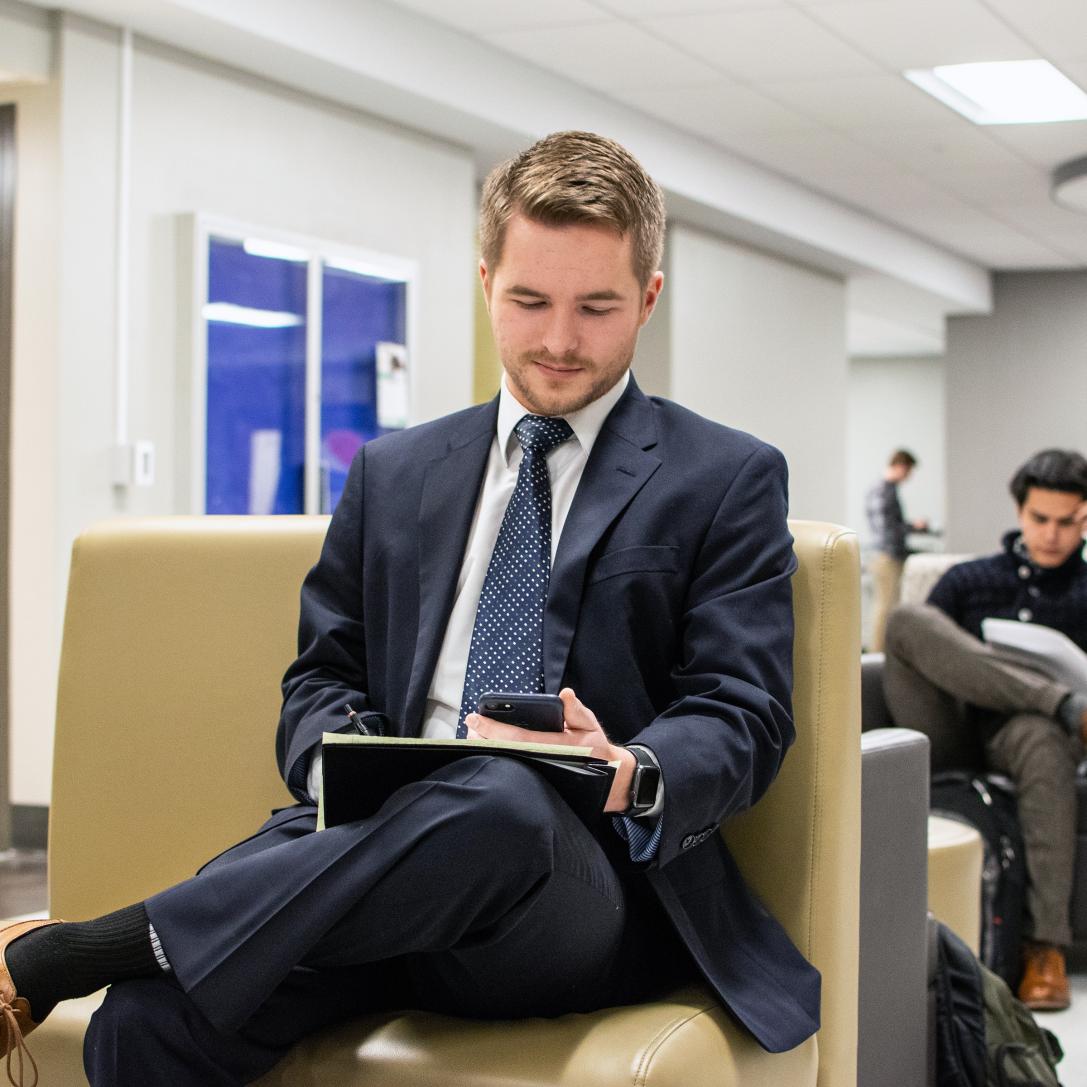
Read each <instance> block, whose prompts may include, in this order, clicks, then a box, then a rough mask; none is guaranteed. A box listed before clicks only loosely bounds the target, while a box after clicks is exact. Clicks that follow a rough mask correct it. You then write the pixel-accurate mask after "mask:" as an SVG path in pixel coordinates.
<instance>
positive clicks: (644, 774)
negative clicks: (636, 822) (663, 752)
mask: <svg viewBox="0 0 1087 1087" xmlns="http://www.w3.org/2000/svg"><path fill="white" fill-rule="evenodd" d="M627 750H628V751H629V752H630V753H631V754H632V755H633V756H634V758H635V759H636V760H637V765H636V766H635V767H634V777H633V778H632V779H631V782H630V805H629V806H628V807H627V810H626V811H625V812H623V814H624V815H629V816H633V817H634V818H637V817H638V816H639V815H645V813H646V812H647V811H649V810H650V808H652V807H653V805H654V804H656V802H657V792H658V791H659V789H660V783H661V768H660V764H659V763H658V762H657V757H656V755H654V754H653V752H652V751H650V750H649V748H647V747H641V746H639V745H637V744H634V745H632V746H630V747H628V748H627Z"/></svg>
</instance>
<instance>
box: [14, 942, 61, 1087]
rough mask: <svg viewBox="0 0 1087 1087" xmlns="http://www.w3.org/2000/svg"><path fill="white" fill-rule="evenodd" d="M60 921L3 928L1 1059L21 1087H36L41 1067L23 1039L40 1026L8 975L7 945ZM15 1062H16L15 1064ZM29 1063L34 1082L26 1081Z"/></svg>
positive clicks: (17, 1086)
mask: <svg viewBox="0 0 1087 1087" xmlns="http://www.w3.org/2000/svg"><path fill="white" fill-rule="evenodd" d="M58 924H60V922H59V921H20V922H19V923H18V924H15V925H8V926H7V927H6V928H0V1057H6V1058H7V1071H8V1079H9V1080H10V1081H11V1082H12V1083H13V1084H15V1085H16V1087H22V1085H23V1084H24V1083H25V1087H35V1084H36V1083H37V1082H38V1066H37V1065H36V1064H35V1063H34V1058H33V1057H32V1056H31V1055H30V1053H29V1051H28V1050H27V1048H26V1042H24V1041H23V1039H24V1038H25V1037H26V1036H27V1035H28V1034H29V1033H30V1032H31V1031H32V1030H33V1029H34V1028H35V1027H37V1026H38V1025H39V1024H38V1023H36V1022H35V1021H34V1020H33V1019H32V1018H31V1016H30V1004H29V1003H28V1001H27V1000H26V999H25V998H24V997H21V996H19V994H18V993H16V991H15V982H14V981H12V978H11V974H10V973H8V964H7V954H6V953H7V949H8V944H10V943H12V941H14V940H17V939H18V938H19V937H20V936H24V935H26V933H28V932H30V931H31V930H33V929H36V928H42V927H43V926H44V925H58ZM12 1058H15V1059H14V1060H13V1059H12ZM26 1063H29V1064H30V1071H31V1072H32V1073H33V1074H34V1078H33V1079H32V1080H30V1081H29V1082H27V1081H26V1080H25V1074H26V1069H25V1065H26Z"/></svg>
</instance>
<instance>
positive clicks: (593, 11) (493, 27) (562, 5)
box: [393, 0, 608, 36]
mask: <svg viewBox="0 0 1087 1087" xmlns="http://www.w3.org/2000/svg"><path fill="white" fill-rule="evenodd" d="M393 3H395V4H396V6H397V7H401V8H408V9H410V10H411V11H415V12H417V13H418V14H420V15H425V16H426V17H427V18H428V19H433V20H434V21H435V22H439V23H446V24H448V25H449V26H455V27H457V28H458V29H460V30H465V31H468V32H469V33H471V34H477V35H480V36H482V35H484V34H495V33H499V32H501V31H503V30H521V29H526V28H529V27H537V26H562V25H569V24H572V23H591V22H599V21H601V20H604V19H607V18H608V15H607V13H605V12H604V11H602V10H601V9H600V8H599V7H597V6H596V5H595V4H593V3H590V2H589V0H548V2H547V3H546V4H516V3H514V4H511V3H509V0H457V2H456V3H455V4H450V3H449V2H448V0H393Z"/></svg>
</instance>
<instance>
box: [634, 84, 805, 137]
mask: <svg viewBox="0 0 1087 1087" xmlns="http://www.w3.org/2000/svg"><path fill="white" fill-rule="evenodd" d="M623 101H624V102H628V103H629V104H630V105H632V106H634V107H635V108H637V109H640V110H642V111H643V112H645V113H649V114H651V115H653V116H655V117H659V118H661V119H662V120H664V121H668V122H669V123H670V124H674V125H676V126H678V127H680V128H683V129H686V130H687V131H690V132H695V133H696V134H698V135H701V136H707V137H709V138H710V139H717V138H720V137H723V136H739V135H743V134H745V133H750V132H759V133H767V132H777V131H780V130H783V129H793V130H797V129H806V128H810V127H811V122H810V121H809V120H808V119H807V118H806V117H802V116H801V115H800V114H798V113H796V112H795V111H794V110H791V109H788V108H787V107H785V106H782V105H780V104H779V103H777V102H774V101H772V100H771V99H769V98H767V97H766V96H765V95H761V94H759V93H758V92H757V91H754V90H752V89H751V88H750V87H745V86H743V85H742V84H740V83H733V82H731V81H729V80H718V81H716V82H714V83H712V84H704V85H701V86H698V87H656V86H650V85H643V86H641V87H637V88H632V89H630V90H627V91H624V92H623Z"/></svg>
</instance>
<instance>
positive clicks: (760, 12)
mask: <svg viewBox="0 0 1087 1087" xmlns="http://www.w3.org/2000/svg"><path fill="white" fill-rule="evenodd" d="M642 25H643V26H645V27H647V28H648V29H649V30H650V31H651V32H652V33H653V34H655V35H659V36H660V37H661V38H663V39H665V40H667V41H670V42H673V43H674V44H676V45H677V46H679V47H681V48H683V49H686V50H689V51H690V52H691V53H692V54H693V55H695V56H699V57H702V58H703V59H704V60H706V61H708V62H709V63H711V64H714V65H717V66H718V67H720V69H721V70H722V71H723V72H724V73H725V74H726V75H731V76H733V77H736V78H740V79H744V80H748V81H759V80H786V79H812V78H818V77H820V76H841V75H852V74H864V73H871V72H875V71H877V70H878V68H877V65H875V64H874V63H873V62H872V61H870V60H869V59H868V58H866V57H865V56H863V55H862V54H861V53H859V52H858V51H857V50H855V49H853V48H851V47H850V46H848V45H846V44H845V43H843V42H842V41H841V40H840V39H838V38H837V37H835V35H834V34H832V33H830V32H829V31H827V30H825V29H824V28H823V27H821V26H819V25H818V24H817V23H815V22H814V21H813V20H812V19H810V18H809V17H808V16H807V15H806V14H805V13H804V12H802V11H799V10H797V9H795V8H758V9H751V10H742V11H734V12H724V13H722V14H718V15H674V16H673V15H668V16H662V17H658V18H653V19H646V20H645V21H644V23H643V24H642Z"/></svg>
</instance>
